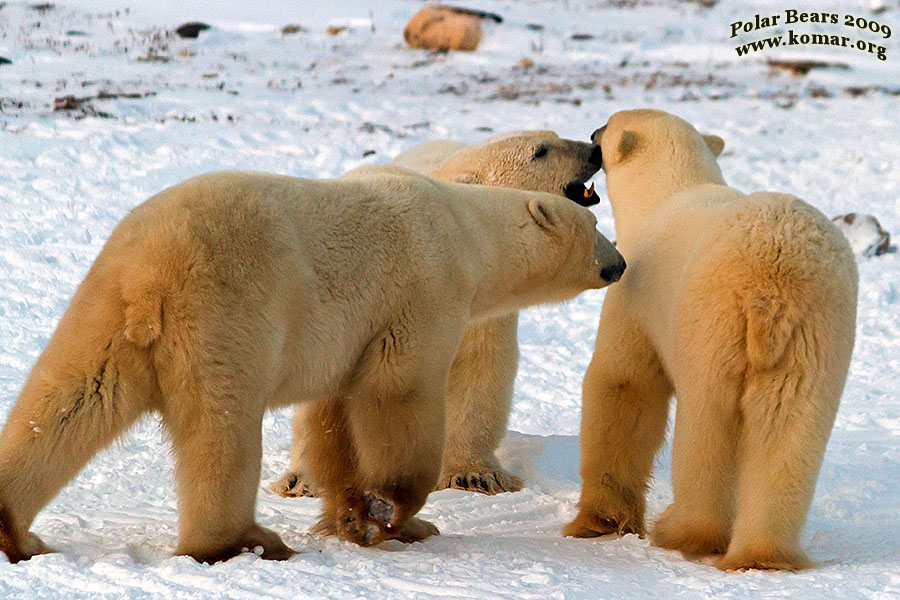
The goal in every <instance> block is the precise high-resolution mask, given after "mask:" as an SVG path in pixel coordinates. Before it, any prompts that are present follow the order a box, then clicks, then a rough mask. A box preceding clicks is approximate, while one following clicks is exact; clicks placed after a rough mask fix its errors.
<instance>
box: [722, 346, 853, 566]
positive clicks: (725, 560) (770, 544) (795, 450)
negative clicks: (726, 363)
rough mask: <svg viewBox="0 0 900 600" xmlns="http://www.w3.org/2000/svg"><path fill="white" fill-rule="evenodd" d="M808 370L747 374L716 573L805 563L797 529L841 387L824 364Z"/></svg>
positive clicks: (806, 508)
mask: <svg viewBox="0 0 900 600" xmlns="http://www.w3.org/2000/svg"><path fill="white" fill-rule="evenodd" d="M848 354H849V353H848ZM823 371H824V374H823ZM812 373H815V374H814V375H810V376H808V377H801V376H799V375H797V374H794V373H791V372H790V370H788V369H776V370H775V371H773V372H771V373H767V374H756V375H754V376H753V378H752V379H751V384H750V386H749V387H748V391H747V393H746V394H745V401H744V402H743V406H742V409H743V425H742V427H741V432H740V437H739V442H738V463H739V471H738V491H737V512H736V518H735V522H734V529H733V534H732V538H731V543H730V544H729V546H728V551H727V552H726V554H725V555H724V556H723V557H722V558H721V559H719V561H718V562H717V563H716V566H717V567H718V568H720V569H722V570H724V571H736V570H744V569H780V570H790V571H796V570H799V569H804V568H807V567H810V566H812V563H811V562H810V561H809V559H808V558H807V557H806V555H805V554H804V553H803V551H802V550H801V549H800V531H801V530H802V528H803V525H804V523H805V521H806V515H807V513H808V511H809V507H810V504H811V503H812V497H813V492H814V491H815V484H816V478H817V477H818V472H819V467H820V466H821V464H822V458H823V456H824V454H825V446H826V444H827V442H828V435H829V432H830V429H831V425H832V423H833V422H834V416H835V414H836V412H837V407H838V402H839V399H840V394H841V388H842V386H843V380H842V379H841V380H840V381H839V382H835V381H834V379H835V378H834V377H832V376H830V374H829V373H828V372H827V369H823V370H815V371H812ZM821 382H824V383H825V384H824V385H820V384H821Z"/></svg>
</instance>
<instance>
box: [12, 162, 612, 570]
mask: <svg viewBox="0 0 900 600" xmlns="http://www.w3.org/2000/svg"><path fill="white" fill-rule="evenodd" d="M595 223H596V220H595V219H594V217H593V215H592V214H591V213H590V211H588V210H586V209H583V208H580V207H578V206H575V205H574V204H573V203H572V202H570V201H568V200H565V199H563V198H559V197H557V196H552V195H549V194H538V193H529V192H521V191H514V190H502V189H498V188H488V187H484V186H464V185H456V184H448V183H441V182H435V181H433V180H430V179H428V178H426V177H423V176H420V175H417V174H415V173H413V172H410V171H405V170H403V169H398V168H392V167H373V168H367V169H360V170H357V171H356V172H354V174H353V175H352V176H348V177H345V178H343V179H339V180H321V181H314V180H304V179H297V178H292V177H283V176H276V175H266V174H256V173H241V172H223V173H213V174H209V175H204V176H201V177H196V178H193V179H190V180H188V181H186V182H184V183H182V184H179V185H177V186H175V187H173V188H170V189H168V190H165V191H163V192H162V193H160V194H158V195H156V196H154V197H153V198H151V199H149V200H147V201H146V202H144V203H143V204H141V205H140V206H138V207H137V208H135V209H134V210H133V211H132V212H131V213H130V214H129V215H128V216H127V217H126V218H125V219H124V220H123V221H122V222H121V223H120V224H119V225H118V227H117V228H116V229H115V230H114V231H113V233H112V234H111V236H110V238H109V240H108V241H107V243H106V245H105V246H104V248H103V250H102V251H101V252H100V255H99V256H98V257H97V259H96V261H95V262H94V264H93V266H92V267H91V269H90V271H89V272H88V274H87V276H86V277H85V280H84V281H83V282H82V284H81V285H80V286H79V288H78V290H77V292H76V293H75V296H74V298H73V299H72V302H71V304H70V305H69V308H68V309H67V310H66V312H65V314H64V315H63V317H62V319H61V321H60V323H59V326H58V327H57V329H56V331H55V332H54V334H53V337H52V338H51V340H50V342H49V343H48V345H47V347H46V348H45V349H44V351H43V353H42V354H41V356H40V357H39V358H38V361H37V363H36V364H35V366H34V368H33V370H32V372H31V374H30V376H29V377H28V380H27V382H26V384H25V387H24V389H23V390H22V392H21V394H20V396H19V398H18V400H17V401H16V403H15V405H14V406H13V409H12V412H11V413H10V415H9V418H8V419H7V421H6V423H5V425H4V426H3V430H2V432H0V550H2V551H3V552H4V553H6V555H7V556H8V557H9V559H10V560H11V561H14V562H15V561H18V560H22V559H27V558H29V557H30V556H31V555H33V554H35V553H38V552H44V551H46V550H47V547H46V546H44V544H43V543H42V542H41V541H40V540H39V539H38V538H37V537H36V536H35V535H34V534H32V533H29V528H30V525H31V523H32V521H33V520H34V517H35V515H36V514H37V513H38V512H39V511H40V510H41V508H42V507H44V506H45V505H46V504H47V503H48V502H49V501H50V500H51V499H52V498H53V497H54V496H55V495H56V494H57V492H58V491H59V490H60V488H61V487H62V486H63V485H65V484H66V482H68V481H69V480H70V479H71V478H72V477H74V476H75V475H76V474H77V473H78V471H79V470H80V469H81V468H82V466H83V465H84V464H85V463H86V462H87V461H88V460H89V459H90V458H91V457H92V456H93V455H94V454H96V453H97V452H98V451H99V450H100V449H101V448H103V447H104V446H106V445H108V444H109V443H110V442H111V441H112V440H113V439H114V438H115V437H116V436H117V435H119V434H120V433H122V432H123V431H125V430H126V429H127V428H128V426H129V425H131V424H132V423H133V422H134V421H135V420H136V419H137V418H138V417H140V416H141V415H142V414H145V413H146V412H148V411H156V412H159V413H160V414H161V415H162V420H163V423H164V425H165V427H166V429H167V431H168V433H169V435H170V438H171V441H172V445H173V450H174V453H175V458H176V483H177V488H178V502H179V540H178V547H177V550H176V552H177V553H178V554H186V555H190V556H192V557H194V558H195V559H197V560H199V561H207V562H214V561H217V560H223V559H227V558H229V557H231V556H234V555H235V554H237V553H239V552H241V551H242V549H248V548H249V549H253V548H256V547H262V556H263V558H272V559H282V558H287V557H288V556H290V555H291V554H292V550H291V549H289V548H288V547H287V546H285V545H284V543H283V542H282V541H281V539H280V538H279V536H278V535H277V534H276V533H274V532H272V531H269V530H266V529H263V528H262V527H260V526H259V525H257V524H256V521H255V516H254V509H255V502H256V492H257V487H258V484H259V471H260V458H261V451H262V446H261V426H262V418H263V414H264V412H265V411H266V409H269V408H274V407H278V406H284V405H288V404H295V403H298V402H304V401H314V400H321V399H323V398H327V399H340V402H341V403H342V406H343V407H344V409H346V413H347V417H348V419H347V423H348V425H347V426H348V428H349V430H350V433H351V436H352V445H349V446H347V447H345V448H340V449H338V450H339V451H340V452H335V451H333V449H329V450H328V451H327V452H323V453H321V455H320V456H318V457H317V460H315V461H312V467H313V468H312V469H311V471H312V475H313V477H314V480H315V481H316V483H317V485H318V486H319V488H320V489H321V490H322V492H323V496H324V509H323V516H322V520H323V523H324V524H325V527H326V528H330V529H331V530H333V531H334V532H335V533H336V534H338V535H340V536H341V537H342V538H343V539H347V540H352V541H355V542H357V543H360V544H365V545H369V544H374V543H378V542H379V541H381V540H383V539H386V538H397V539H401V540H403V541H412V540H416V539H422V538H423V537H426V536H428V535H432V534H434V533H436V532H437V530H436V529H434V527H433V526H432V525H430V524H429V523H426V522H425V521H421V520H418V519H416V518H414V515H415V513H416V512H417V511H418V510H419V508H421V506H422V505H423V504H424V502H425V499H426V497H427V495H428V493H429V491H431V490H432V489H433V488H434V485H435V482H436V481H437V478H438V475H439V472H440V465H441V456H442V452H443V445H444V444H443V440H444V435H443V432H444V412H445V409H444V404H445V397H446V387H447V374H448V372H449V370H450V365H451V363H452V362H453V358H454V356H455V355H456V353H457V351H458V348H459V342H460V339H461V338H462V336H463V334H464V332H465V329H466V327H467V326H468V324H469V323H470V322H471V321H472V320H473V319H475V320H477V319H488V318H493V317H497V316H500V315H503V314H506V313H508V312H510V311H515V310H517V309H519V308H521V307H523V306H525V305H529V304H534V303H539V302H545V301H558V300H562V299H565V298H570V297H572V296H574V295H576V294H578V293H579V292H580V291H583V290H584V289H588V288H596V287H602V286H604V285H606V283H607V282H606V281H604V280H603V279H602V277H601V271H602V269H603V267H605V266H607V265H609V264H613V263H619V262H621V256H619V255H618V253H617V252H616V251H615V249H614V248H613V247H612V246H611V245H610V244H609V242H608V241H606V240H605V239H603V238H602V236H600V235H599V234H598V233H597V231H596V229H595ZM351 461H352V462H353V463H354V465H353V470H352V478H353V479H352V481H349V483H348V477H347V476H346V473H347V469H348V468H349V467H350V462H351ZM363 490H365V491H373V492H376V493H377V494H378V495H379V496H380V497H381V498H383V499H385V500H388V501H390V502H391V503H392V514H387V515H385V514H383V513H378V511H374V513H373V511H372V510H370V509H371V507H372V506H373V503H372V501H371V499H370V498H369V497H367V496H366V495H365V494H364V493H363Z"/></svg>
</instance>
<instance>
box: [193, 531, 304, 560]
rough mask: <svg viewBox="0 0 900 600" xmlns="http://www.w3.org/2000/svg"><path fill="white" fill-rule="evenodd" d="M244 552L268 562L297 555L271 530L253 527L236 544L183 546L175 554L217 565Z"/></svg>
mask: <svg viewBox="0 0 900 600" xmlns="http://www.w3.org/2000/svg"><path fill="white" fill-rule="evenodd" d="M244 552H253V553H254V554H257V555H258V556H259V557H260V558H264V559H266V560H287V559H289V558H290V557H292V556H293V555H294V554H296V553H297V552H296V551H294V550H292V549H291V548H289V547H288V546H287V545H286V544H285V543H284V542H283V541H281V538H280V537H279V536H278V534H277V533H275V532H274V531H272V530H271V529H266V528H265V527H260V526H259V525H253V526H252V527H250V529H248V530H247V531H246V532H245V533H244V534H243V535H242V536H241V537H240V539H239V540H238V541H237V542H235V543H232V544H228V545H226V546H219V547H218V548H215V547H212V548H210V547H206V548H196V547H195V548H184V547H183V546H182V547H180V548H179V549H178V550H177V551H176V552H175V554H176V555H187V556H190V557H191V558H193V559H194V560H196V561H197V562H199V563H207V564H215V563H217V562H222V561H225V560H228V559H229V558H234V557H235V556H237V555H238V554H242V553H244Z"/></svg>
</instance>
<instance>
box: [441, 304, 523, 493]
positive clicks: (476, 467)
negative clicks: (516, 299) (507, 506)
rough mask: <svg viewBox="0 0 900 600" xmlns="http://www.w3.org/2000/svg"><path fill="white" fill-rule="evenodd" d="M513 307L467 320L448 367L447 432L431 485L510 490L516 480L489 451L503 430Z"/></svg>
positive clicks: (512, 359) (513, 359)
mask: <svg viewBox="0 0 900 600" xmlns="http://www.w3.org/2000/svg"><path fill="white" fill-rule="evenodd" d="M518 323H519V315H518V313H513V314H511V315H506V316H503V317H499V318H496V319H490V320H488V321H484V322H482V323H478V324H475V325H472V326H470V327H469V328H468V329H467V330H466V333H465V335H464V336H463V339H462V343H461V344H460V347H459V352H458V353H457V355H456V358H455V360H454V361H453V366H452V367H451V368H450V376H449V379H448V384H447V426H446V429H447V437H446V449H445V451H444V461H443V463H444V464H443V469H442V471H441V477H440V479H439V480H438V485H437V488H436V489H445V488H455V489H460V490H467V491H471V492H479V493H482V494H488V495H492V494H499V493H501V492H516V491H518V490H520V489H522V480H521V479H519V478H518V477H516V476H515V475H512V474H511V473H508V472H506V471H505V470H503V468H502V467H501V466H500V462H499V461H498V460H497V457H496V456H495V455H494V452H495V451H496V450H497V447H498V446H499V445H500V442H501V441H502V440H503V437H504V436H505V435H506V429H507V423H508V421H509V411H510V407H511V406H512V396H513V382H514V380H515V378H516V368H517V366H518V360H519V348H518V341H517V339H516V337H517V329H518Z"/></svg>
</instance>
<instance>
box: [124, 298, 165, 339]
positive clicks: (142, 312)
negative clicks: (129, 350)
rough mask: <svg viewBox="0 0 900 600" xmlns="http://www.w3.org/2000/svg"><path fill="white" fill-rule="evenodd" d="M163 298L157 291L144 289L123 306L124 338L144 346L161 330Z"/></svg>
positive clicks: (155, 337) (157, 335)
mask: <svg viewBox="0 0 900 600" xmlns="http://www.w3.org/2000/svg"><path fill="white" fill-rule="evenodd" d="M162 322H163V299H162V295H161V294H160V293H159V292H158V291H154V290H146V291H144V292H143V294H142V295H141V296H140V297H139V298H138V299H137V300H135V301H133V302H131V303H129V304H128V306H127V307H126V308H125V331H124V334H125V339H126V340H128V341H129V342H132V343H133V344H136V345H137V346H140V347H141V348H146V347H147V346H149V345H150V344H151V343H153V341H154V340H156V339H157V338H158V337H159V335H160V333H161V332H162Z"/></svg>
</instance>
